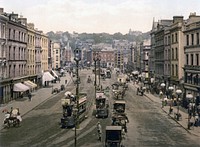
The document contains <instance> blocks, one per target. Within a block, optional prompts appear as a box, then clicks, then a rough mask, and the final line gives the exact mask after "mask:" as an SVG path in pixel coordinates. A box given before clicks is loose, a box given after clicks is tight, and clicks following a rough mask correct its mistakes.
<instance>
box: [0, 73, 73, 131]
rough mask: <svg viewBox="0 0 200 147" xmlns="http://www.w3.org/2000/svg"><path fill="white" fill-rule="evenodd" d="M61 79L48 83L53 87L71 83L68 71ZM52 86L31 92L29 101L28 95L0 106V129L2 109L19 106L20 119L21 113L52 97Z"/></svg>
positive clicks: (0, 127) (0, 125)
mask: <svg viewBox="0 0 200 147" xmlns="http://www.w3.org/2000/svg"><path fill="white" fill-rule="evenodd" d="M60 79H61V81H60V83H59V82H58V81H57V82H56V83H50V85H53V88H59V89H60V85H62V84H63V85H65V86H67V85H68V84H69V83H71V82H72V81H71V77H70V75H69V74H68V73H66V74H65V76H63V77H60ZM65 80H67V85H66V84H65ZM51 92H52V86H49V87H45V88H40V89H38V90H36V91H33V92H32V100H31V101H29V100H28V97H24V98H22V99H17V100H14V101H11V102H9V103H8V104H5V105H4V106H1V107H0V129H2V127H3V119H4V117H5V116H4V115H5V113H2V111H3V110H5V109H7V110H8V111H9V110H10V108H11V107H13V108H19V110H20V113H21V116H22V119H23V115H25V114H26V113H28V112H29V111H31V110H32V109H33V108H35V107H36V106H38V105H39V104H41V103H42V102H44V101H45V100H47V99H48V98H50V97H53V96H54V95H55V94H52V93H51Z"/></svg>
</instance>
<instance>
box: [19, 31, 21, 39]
mask: <svg viewBox="0 0 200 147" xmlns="http://www.w3.org/2000/svg"><path fill="white" fill-rule="evenodd" d="M18 37H19V41H21V40H20V31H19V36H18Z"/></svg>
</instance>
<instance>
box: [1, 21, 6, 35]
mask: <svg viewBox="0 0 200 147" xmlns="http://www.w3.org/2000/svg"><path fill="white" fill-rule="evenodd" d="M5 32H6V28H5V24H3V28H2V38H6V33H5Z"/></svg>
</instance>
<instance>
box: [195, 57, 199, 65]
mask: <svg viewBox="0 0 200 147" xmlns="http://www.w3.org/2000/svg"><path fill="white" fill-rule="evenodd" d="M196 65H199V54H196Z"/></svg>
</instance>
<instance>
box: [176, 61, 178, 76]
mask: <svg viewBox="0 0 200 147" xmlns="http://www.w3.org/2000/svg"><path fill="white" fill-rule="evenodd" d="M176 76H177V77H178V65H177V64H176Z"/></svg>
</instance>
